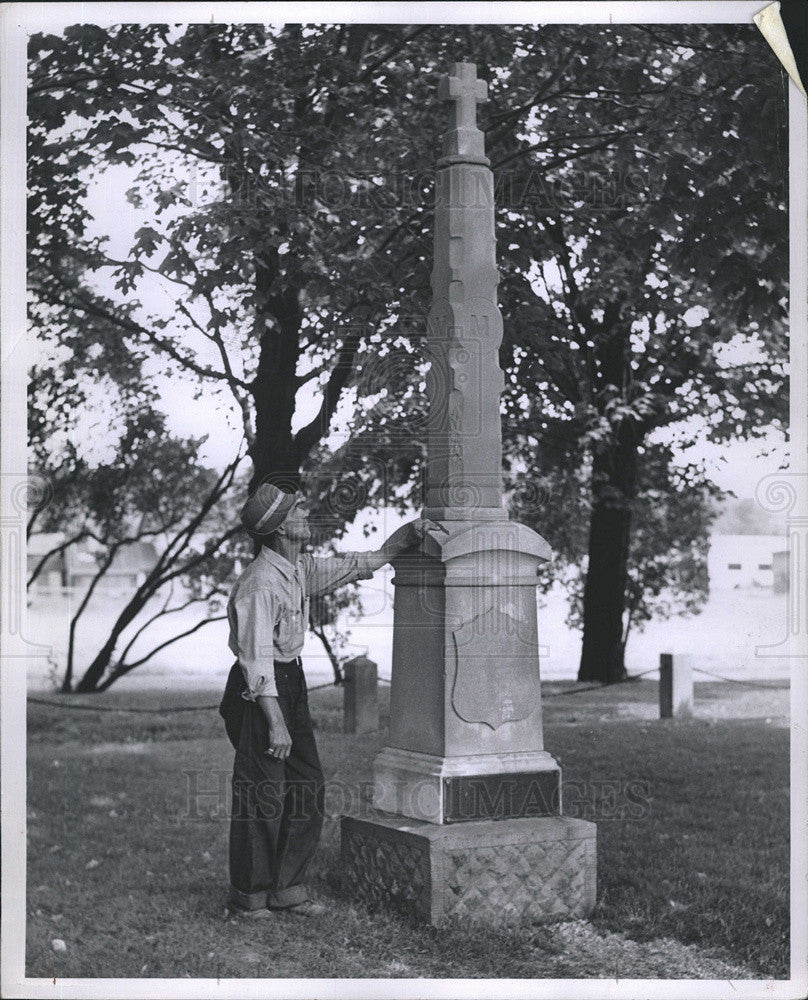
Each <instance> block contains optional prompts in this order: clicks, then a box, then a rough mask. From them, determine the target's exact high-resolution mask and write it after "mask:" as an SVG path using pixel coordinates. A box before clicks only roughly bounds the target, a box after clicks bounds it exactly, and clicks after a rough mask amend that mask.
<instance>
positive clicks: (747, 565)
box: [707, 500, 788, 590]
mask: <svg viewBox="0 0 808 1000" xmlns="http://www.w3.org/2000/svg"><path fill="white" fill-rule="evenodd" d="M787 544H788V539H787V537H786V531H785V521H782V522H781V521H779V520H778V519H777V518H774V517H772V516H771V515H770V514H768V513H767V512H766V511H764V510H763V509H762V508H761V507H759V506H758V505H757V503H756V502H755V501H754V500H731V501H729V502H728V503H727V504H726V505H725V506H724V508H723V509H722V511H721V514H720V515H719V516H718V518H717V519H716V521H715V523H714V525H713V530H712V533H711V536H710V550H709V553H708V556H707V571H708V573H709V575H710V590H735V589H740V590H752V589H756V588H766V589H769V590H771V589H773V588H774V582H775V563H777V564H778V566H779V564H780V561H781V560H782V556H778V555H776V554H777V553H782V552H783V551H784V550H785V549H786V546H787Z"/></svg>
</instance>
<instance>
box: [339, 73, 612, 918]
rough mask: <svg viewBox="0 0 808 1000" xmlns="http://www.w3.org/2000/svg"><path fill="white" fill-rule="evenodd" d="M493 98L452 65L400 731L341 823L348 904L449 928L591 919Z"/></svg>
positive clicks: (400, 584) (400, 677) (400, 650)
mask: <svg viewBox="0 0 808 1000" xmlns="http://www.w3.org/2000/svg"><path fill="white" fill-rule="evenodd" d="M486 93H487V85H486V84H485V83H484V82H483V81H481V80H478V79H477V74H476V67H475V66H473V65H471V64H468V63H459V64H455V65H454V66H453V67H452V71H451V74H450V75H449V76H448V77H444V78H443V79H442V80H441V82H440V89H439V97H440V99H441V100H443V101H447V102H452V105H453V122H452V127H451V128H450V130H449V131H448V132H447V133H446V134H445V136H444V139H443V150H442V157H441V158H440V159H439V161H438V164H437V176H436V184H435V235H434V266H433V271H432V306H431V309H430V312H429V319H428V343H429V349H430V355H431V360H432V365H431V371H430V374H429V378H428V383H427V392H428V395H429V402H430V410H429V424H428V454H427V482H426V506H425V508H424V511H423V516H424V517H426V518H429V519H430V520H431V521H433V522H435V523H436V526H437V527H436V529H435V530H433V531H431V532H430V533H429V534H428V535H427V536H426V537H425V538H424V540H423V541H422V543H421V544H420V545H419V546H418V548H417V549H411V550H409V551H407V552H405V553H403V554H402V555H401V556H399V557H398V558H397V559H396V560H395V562H394V564H393V565H394V569H395V576H394V579H393V584H394V586H395V606H394V625H393V666H392V678H391V694H390V731H389V735H388V738H387V744H386V746H385V747H384V749H383V750H382V751H381V752H380V753H379V755H378V756H377V757H376V760H375V763H374V791H373V800H372V808H369V809H367V810H365V812H364V813H362V814H360V815H351V816H343V817H342V868H343V877H344V879H345V883H346V885H347V886H349V887H350V889H351V891H352V892H355V893H358V894H359V895H360V896H361V897H364V898H366V899H368V900H371V901H382V902H387V903H390V904H396V905H400V906H404V907H406V908H408V909H409V910H411V911H412V912H413V913H415V914H417V915H419V916H420V917H422V918H423V919H424V920H426V921H428V922H431V923H438V922H440V921H441V920H442V919H444V918H446V917H449V916H467V917H477V918H481V919H486V920H491V919H494V920H497V921H502V920H530V921H533V922H536V921H549V920H558V919H564V918H570V917H580V916H585V915H587V914H588V913H589V912H590V911H591V909H592V907H593V906H594V903H595V826H594V824H593V823H588V822H585V821H583V820H578V819H569V818H566V817H563V816H562V815H561V772H560V769H559V767H558V765H557V763H556V762H555V760H554V759H553V758H552V757H551V756H550V754H549V753H548V752H547V751H546V750H545V749H544V741H543V734H542V720H541V687H540V681H539V645H538V633H537V615H536V574H537V569H538V567H539V565H540V563H542V562H543V561H546V560H548V559H550V557H551V553H550V549H549V546H548V545H547V543H546V542H545V541H544V539H543V538H541V537H540V536H539V535H537V534H536V533H535V532H534V531H532V530H531V529H529V528H527V527H525V526H524V525H521V524H518V523H516V522H514V521H511V520H510V519H509V518H508V515H507V513H506V511H505V508H504V504H503V484H502V429H501V418H500V406H499V397H500V394H501V392H502V389H503V386H504V381H503V373H502V370H501V369H500V367H499V357H498V351H499V346H500V343H501V340H502V317H501V315H500V312H499V308H498V306H497V297H496V292H497V284H498V280H499V279H498V273H497V266H496V243H495V234H494V189H493V175H492V172H491V169H490V165H489V161H488V159H487V158H486V156H485V149H484V135H483V133H482V132H481V131H480V130H479V129H478V128H477V123H476V105H477V102H478V101H483V100H485V99H486Z"/></svg>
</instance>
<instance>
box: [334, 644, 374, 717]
mask: <svg viewBox="0 0 808 1000" xmlns="http://www.w3.org/2000/svg"><path fill="white" fill-rule="evenodd" d="M344 674H345V679H344V682H343V720H342V731H343V732H344V733H375V732H377V731H378V728H379V698H378V688H379V672H378V669H377V667H376V664H375V663H374V662H373V660H369V659H368V658H367V656H355V657H354V658H353V659H352V660H348V661H347V663H346V664H345V667H344Z"/></svg>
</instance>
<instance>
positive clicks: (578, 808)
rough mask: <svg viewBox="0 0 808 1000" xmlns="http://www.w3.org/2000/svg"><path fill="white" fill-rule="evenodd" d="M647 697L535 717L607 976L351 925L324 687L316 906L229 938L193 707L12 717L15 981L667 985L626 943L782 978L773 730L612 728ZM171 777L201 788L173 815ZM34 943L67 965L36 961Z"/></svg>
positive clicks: (332, 731) (520, 943)
mask: <svg viewBox="0 0 808 1000" xmlns="http://www.w3.org/2000/svg"><path fill="white" fill-rule="evenodd" d="M722 687H723V686H721V685H712V686H709V685H705V686H704V688H703V689H702V691H701V697H703V699H705V700H706V701H709V700H710V698H712V699H713V700H717V699H719V698H720V694H716V693H715V691H713V689H718V690H719V692H720V689H721V688H722ZM550 688H552V685H551V686H550ZM618 690H619V694H618ZM724 690H726V688H724ZM655 692H656V688H655V685H653V684H635V685H626V686H624V687H622V688H621V689H615V690H610V691H603V692H587V693H582V694H577V695H573V696H570V697H568V698H557V699H552V698H548V699H547V701H546V702H545V706H546V711H545V743H546V746H547V748H548V749H549V750H550V752H551V753H553V754H554V756H556V757H557V759H558V760H559V762H560V763H561V766H562V769H563V774H564V781H565V784H566V789H565V811H566V812H567V813H568V814H571V815H577V816H581V817H582V818H585V819H590V818H591V819H594V820H596V822H597V823H598V905H597V909H596V911H595V914H594V916H593V918H592V921H591V926H590V928H587V927H586V925H582V928H579V930H580V933H581V934H584V933H591V928H594V930H595V931H596V932H597V935H601V936H603V938H604V940H608V941H612V942H614V940H615V939H614V936H613V932H620V934H622V935H623V936H624V937H625V939H627V940H626V941H625V942H624V943H623V944H622V945H620V946H619V948H618V952H617V957H615V958H614V959H613V960H611V959H610V964H609V966H608V967H598V964H597V962H596V961H594V960H592V959H591V958H590V959H589V964H587V962H586V961H584V960H583V959H582V957H581V953H580V952H579V953H577V954H576V950H575V947H573V946H572V945H571V944H570V941H571V940H572V938H568V939H563V937H559V934H563V933H566V932H563V931H559V932H556V931H554V930H553V929H548V928H537V927H528V928H522V929H515V930H514V929H507V928H496V927H493V928H492V927H482V928H476V929H464V930H463V932H462V933H459V932H458V929H457V928H454V927H451V926H449V927H443V928H439V929H436V928H431V927H423V926H418V925H415V924H411V923H409V922H407V921H406V920H405V919H403V918H401V917H399V916H396V915H393V914H386V913H384V912H377V913H372V914H371V913H368V911H367V910H366V909H365V908H364V907H363V906H361V905H358V904H354V903H353V901H352V900H351V897H350V894H349V893H348V894H345V893H343V891H342V890H341V889H340V887H339V870H338V869H339V865H338V850H339V826H338V820H337V819H336V814H337V813H338V812H339V811H340V810H341V808H342V806H343V804H344V803H345V794H346V789H347V790H348V793H349V794H350V793H351V792H352V791H356V792H357V794H358V788H359V785H360V784H361V783H362V782H365V781H369V780H370V777H371V765H372V760H373V756H374V754H375V753H376V752H377V749H378V748H379V746H380V745H381V742H382V740H381V738H380V737H376V736H372V737H346V736H343V735H342V734H341V732H340V724H341V715H340V710H339V706H340V694H339V692H337V691H332V690H326V691H321V692H315V693H313V694H312V697H311V702H312V709H313V711H314V715H315V721H316V723H317V726H318V743H319V746H320V755H321V758H322V760H323V765H324V768H325V771H326V776H327V778H328V779H329V781H330V782H331V785H330V789H329V793H328V794H327V810H328V812H329V818H327V820H326V825H325V831H324V837H323V844H322V847H321V850H320V852H319V854H318V857H317V863H316V868H315V872H314V885H315V889H316V891H317V893H318V895H320V896H321V897H323V898H325V899H327V900H328V901H329V903H330V907H329V912H328V914H327V915H326V916H324V917H322V918H317V919H316V920H312V921H310V922H305V921H302V920H300V919H299V918H293V917H289V916H286V917H282V918H271V919H269V920H264V921H260V922H259V923H258V924H257V925H256V924H254V923H253V924H250V925H248V926H245V924H244V923H243V922H236V921H232V920H227V919H225V917H224V915H223V908H224V900H225V893H226V865H227V817H226V804H227V786H226V781H227V777H228V776H229V771H230V767H231V763H232V752H231V750H230V746H229V744H228V743H227V742H226V740H225V739H224V738H223V728H222V726H221V720H220V719H219V718H218V716H217V715H216V714H215V712H199V713H196V712H193V713H190V712H189V713H180V714H176V715H130V714H101V713H97V712H85V711H68V710H57V709H52V708H47V707H44V706H38V705H34V704H32V705H30V706H29V722H28V725H29V743H28V758H29V772H28V836H29V854H28V901H27V902H28V906H27V910H28V928H27V931H28V938H27V940H28V944H27V953H26V972H27V975H29V976H43V977H54V976H55V977H64V976H102V977H106V976H130V977H131V976H135V977H137V976H144V977H159V976H166V977H177V976H192V977H197V976H200V977H202V976H204V977H208V976H219V977H221V978H226V977H232V976H235V977H239V976H243V977H273V976H290V977H331V976H339V977H385V978H386V977H417V976H423V977H429V978H432V977H435V978H441V977H457V978H465V977H467V978H477V977H486V978H487V977H490V978H523V977H524V978H533V977H550V976H552V977H563V976H593V977H597V976H611V975H620V976H621V977H624V978H626V977H630V976H631V975H632V974H633V975H636V976H643V975H645V976H659V977H662V978H664V977H665V976H666V975H670V976H672V977H675V976H676V975H678V974H681V973H677V972H676V971H675V969H673V968H670V967H669V966H666V965H665V958H664V955H663V956H662V957H661V958H659V960H658V961H657V963H656V965H653V964H648V963H646V964H645V965H637V964H636V963H634V964H632V962H633V960H631V961H629V959H628V958H626V959H625V960H623V959H621V958H620V955H621V954H624V955H626V956H628V955H629V954H634V952H632V951H631V948H634V945H631V942H632V941H634V942H644V941H657V940H658V939H667V940H668V942H670V941H673V942H681V943H682V944H685V945H687V944H692V945H696V946H697V947H698V949H699V952H700V953H701V954H704V955H705V956H713V957H715V958H716V959H722V960H724V961H726V962H728V963H730V964H731V965H735V966H740V967H743V968H746V969H748V970H749V971H750V974H752V975H755V976H759V977H771V978H787V976H788V958H789V951H788V932H789V885H788V883H789V843H788V823H789V819H788V805H789V794H788V780H789V734H788V730H787V729H785V728H783V727H782V726H778V725H771V724H767V722H766V721H765V720H763V719H761V720H753V719H726V720H725V719H721V720H720V721H713V720H709V719H699V718H697V719H696V720H694V721H693V722H690V723H683V724H680V723H677V724H670V723H666V722H660V721H659V720H654V719H653V718H648V719H644V718H642V717H640V718H628V719H627V718H623V717H622V713H624V711H625V709H626V705H627V704H632V703H633V704H634V705H635V706H639V709H642V706H643V705H646V704H652V703H653V700H654V698H655V696H656V695H655ZM548 693H549V692H548ZM764 694H766V693H765V692H764ZM80 700H81V701H82V702H83V703H90V704H94V705H106V706H112V705H115V704H123V705H130V706H131V705H141V706H149V705H151V706H152V707H154V706H158V705H161V704H167V703H170V704H172V705H177V704H182V703H183V702H185V703H187V704H207V703H209V702H211V701H212V700H213V701H215V695H214V696H211V694H210V693H202V692H171V693H170V694H161V693H159V692H154V693H151V692H137V693H135V692H130V691H125V690H123V689H121V690H120V691H115V690H113V691H110V692H108V693H106V694H105V695H102V696H97V698H96V699H94V700H93V699H89V698H85V699H80ZM781 700H782V699H781ZM640 714H641V715H642V712H640ZM193 781H196V782H197V787H198V788H199V789H200V790H202V791H208V790H209V791H210V794H208V795H203V796H200V797H198V798H197V800H196V802H197V809H196V813H195V815H193V814H189V782H191V783H192V782H193ZM220 783H221V787H222V788H223V789H224V792H222V793H219V792H217V791H216V789H217V788H219V787H220ZM217 811H218V815H217ZM191 812H192V811H191ZM570 933H571V932H570ZM579 936H580V935H579ZM54 938H59V939H62V940H63V941H64V942H65V943H66V945H67V950H66V951H64V952H58V953H57V952H54V951H53V949H52V946H51V942H52V940H53V939H54ZM562 940H565V941H566V943H564V944H561V943H560V942H561V941H562ZM620 941H623V938H620ZM666 947H667V945H666ZM649 948H650V946H649ZM656 950H658V949H656ZM635 951H636V949H635ZM650 951H653V952H654V953H655V949H653V948H650ZM660 963H661V964H660ZM660 969H661V970H662V971H660Z"/></svg>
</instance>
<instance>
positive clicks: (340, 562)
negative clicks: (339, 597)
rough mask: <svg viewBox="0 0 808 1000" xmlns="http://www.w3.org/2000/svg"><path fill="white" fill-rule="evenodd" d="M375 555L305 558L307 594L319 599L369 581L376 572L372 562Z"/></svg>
mask: <svg viewBox="0 0 808 1000" xmlns="http://www.w3.org/2000/svg"><path fill="white" fill-rule="evenodd" d="M373 555H374V553H372V552H343V553H340V554H339V555H336V556H327V557H322V558H320V557H316V556H310V555H307V556H305V557H304V561H303V569H304V572H305V575H306V594H307V595H308V596H309V597H318V596H319V595H320V594H330V593H331V591H332V590H336V589H337V588H338V587H344V586H345V585H346V584H348V583H354V581H356V580H369V579H370V578H371V577H372V576H373V574H374V572H375V566H373V565H372V562H371V560H372V559H373Z"/></svg>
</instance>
